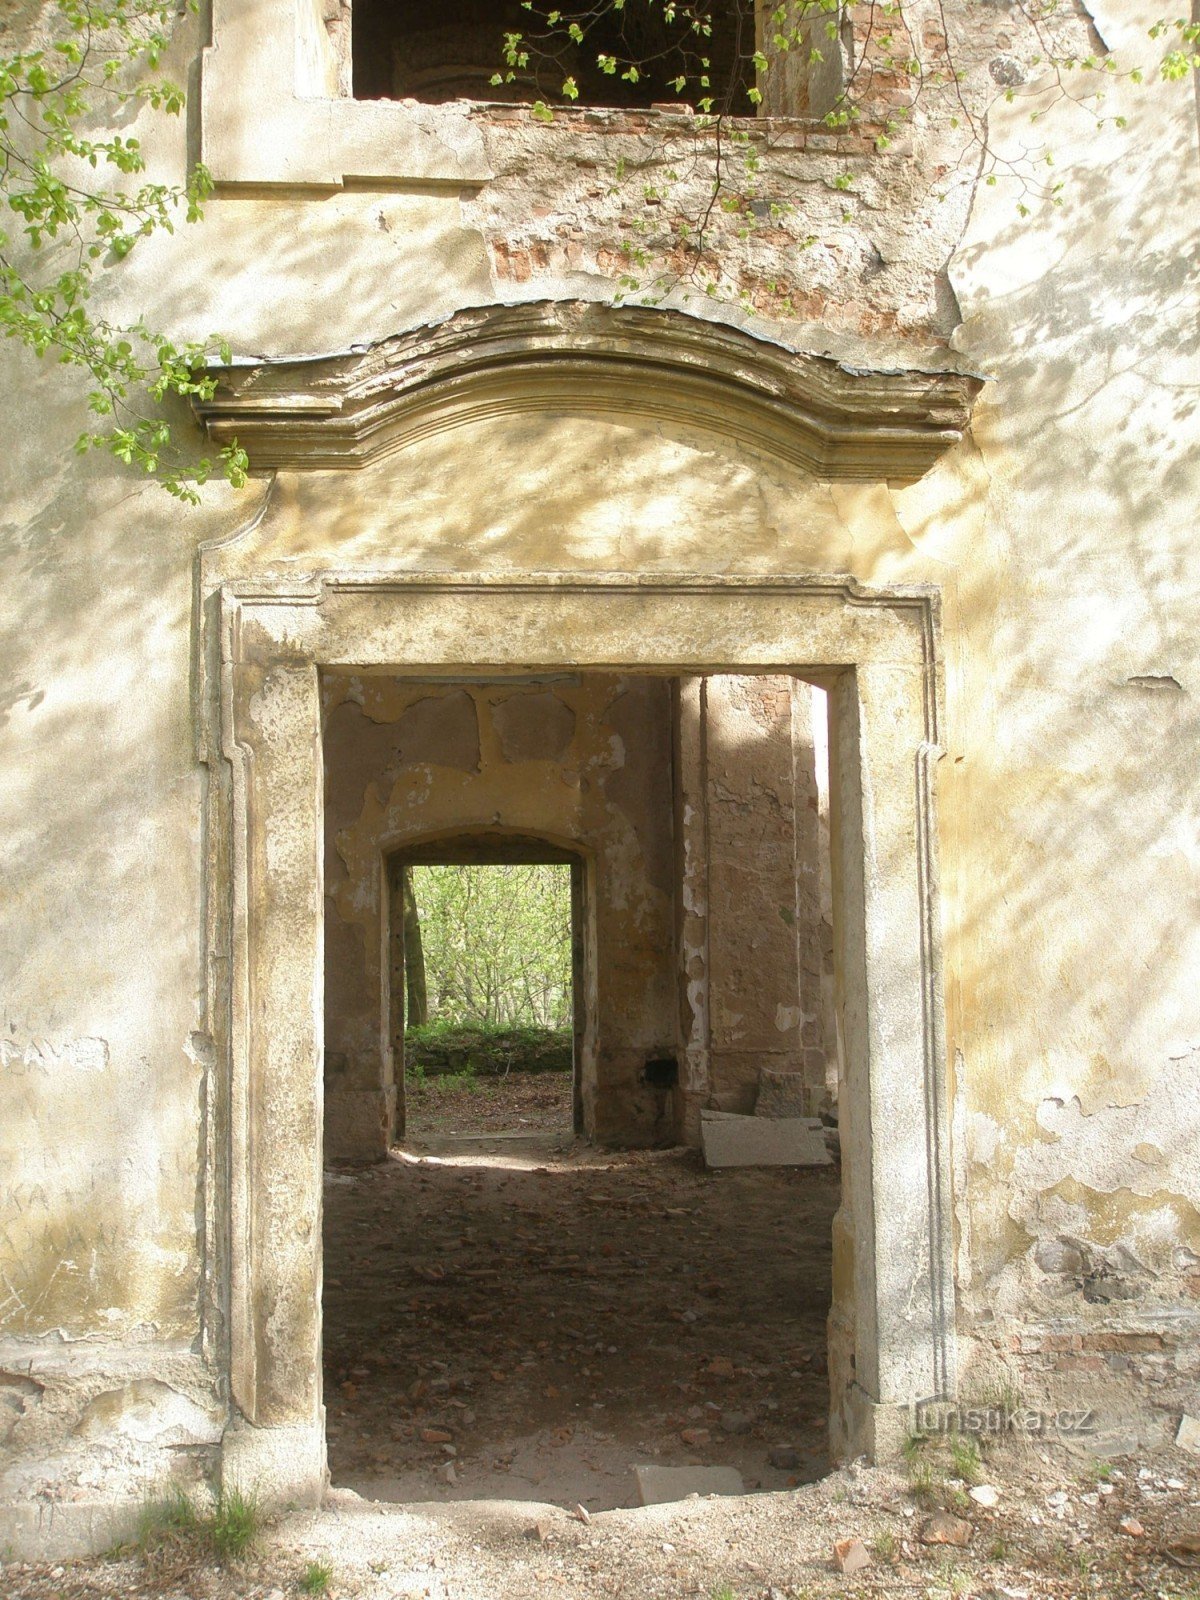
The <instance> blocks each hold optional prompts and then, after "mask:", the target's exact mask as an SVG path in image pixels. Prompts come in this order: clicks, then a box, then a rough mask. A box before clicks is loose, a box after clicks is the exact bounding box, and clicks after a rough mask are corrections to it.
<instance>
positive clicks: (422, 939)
mask: <svg viewBox="0 0 1200 1600" xmlns="http://www.w3.org/2000/svg"><path fill="white" fill-rule="evenodd" d="M388 879H389V902H390V906H391V914H390V918H389V922H390V934H389V941H390V960H391V972H390V982H389V992H390V996H391V1006H392V1018H393V1022H392V1026H393V1054H394V1060H395V1061H396V1063H397V1134H398V1137H400V1138H401V1139H402V1141H403V1143H404V1145H405V1148H408V1149H413V1148H418V1147H420V1148H426V1149H428V1148H431V1145H430V1143H429V1141H431V1140H432V1141H434V1145H435V1146H436V1144H437V1142H438V1141H443V1142H444V1141H446V1140H458V1141H461V1140H474V1141H479V1140H495V1139H513V1138H523V1137H526V1136H528V1135H530V1134H535V1133H536V1134H542V1135H549V1136H551V1137H554V1138H555V1139H556V1140H557V1141H558V1142H559V1143H562V1142H563V1141H567V1142H569V1141H570V1139H571V1138H572V1137H573V1136H574V1134H575V1133H576V1132H577V1131H578V1130H579V1127H580V1124H581V1116H582V1101H581V1098H580V1094H579V1089H578V1072H577V1067H578V1064H579V1063H578V1058H579V1057H580V1055H581V1053H582V1051H583V1049H584V1047H585V1027H584V1022H583V1006H582V987H581V980H582V972H581V971H580V970H579V969H580V967H581V964H582V955H583V941H584V934H583V894H584V864H583V862H582V861H581V860H580V859H579V858H578V857H573V856H572V855H571V854H570V853H569V852H567V851H565V850H561V849H554V848H552V847H550V846H547V845H545V844H541V843H539V842H538V841H537V840H525V839H521V838H513V837H509V838H496V837H490V838H487V837H485V838H483V839H479V838H471V837H467V838H460V839H458V840H453V841H441V842H440V843H436V844H433V845H429V846H426V847H425V848H424V849H423V850H422V849H417V850H415V851H414V850H408V851H405V852H403V853H400V854H397V855H395V856H393V857H392V859H391V861H390V863H389V873H388ZM577 979H578V980H579V981H577ZM577 990H579V991H580V1000H579V1001H578V1002H577V1000H576V992H577Z"/></svg>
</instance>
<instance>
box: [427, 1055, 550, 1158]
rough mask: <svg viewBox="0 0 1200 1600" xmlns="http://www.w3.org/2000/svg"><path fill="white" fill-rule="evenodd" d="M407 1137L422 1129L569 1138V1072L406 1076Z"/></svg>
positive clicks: (437, 1131)
mask: <svg viewBox="0 0 1200 1600" xmlns="http://www.w3.org/2000/svg"><path fill="white" fill-rule="evenodd" d="M404 1098H405V1105H406V1110H407V1115H406V1118H405V1124H406V1134H407V1137H408V1139H409V1140H410V1141H411V1140H412V1139H419V1138H420V1137H421V1136H422V1135H424V1134H427V1133H460V1134H471V1133H558V1134H561V1135H562V1136H563V1140H564V1142H567V1143H569V1142H570V1139H571V1074H570V1073H569V1072H511V1073H509V1075H508V1076H507V1077H499V1078H490V1077H471V1076H469V1075H466V1074H462V1073H450V1074H447V1075H445V1076H443V1077H432V1076H431V1077H425V1078H417V1077H414V1076H411V1075H410V1076H409V1078H408V1080H407V1083H406V1084H405V1095H404Z"/></svg>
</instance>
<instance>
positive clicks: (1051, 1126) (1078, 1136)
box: [1014, 1061, 1200, 1204]
mask: <svg viewBox="0 0 1200 1600" xmlns="http://www.w3.org/2000/svg"><path fill="white" fill-rule="evenodd" d="M1196 1090H1197V1073H1196V1070H1195V1068H1194V1067H1193V1066H1192V1065H1190V1064H1189V1063H1187V1062H1185V1061H1174V1062H1171V1063H1169V1064H1168V1066H1167V1067H1166V1068H1165V1069H1164V1071H1163V1072H1162V1073H1161V1074H1160V1075H1159V1077H1158V1079H1157V1080H1156V1082H1155V1083H1154V1086H1153V1088H1152V1090H1151V1092H1150V1094H1149V1095H1147V1096H1146V1097H1145V1099H1143V1100H1139V1101H1138V1102H1137V1103H1136V1104H1134V1105H1126V1106H1112V1105H1110V1106H1103V1107H1099V1108H1098V1109H1097V1110H1095V1111H1094V1112H1092V1113H1091V1114H1090V1115H1085V1113H1084V1111H1083V1108H1082V1106H1081V1105H1080V1102H1079V1099H1078V1097H1077V1096H1072V1097H1071V1098H1070V1099H1057V1098H1048V1099H1045V1100H1043V1101H1042V1102H1041V1104H1040V1105H1039V1106H1038V1109H1037V1123H1038V1126H1039V1127H1040V1128H1042V1129H1043V1130H1044V1131H1045V1132H1047V1133H1049V1134H1050V1135H1051V1136H1052V1138H1051V1140H1050V1141H1049V1142H1045V1143H1040V1144H1036V1145H1029V1146H1027V1147H1025V1148H1023V1149H1021V1150H1020V1151H1018V1152H1017V1156H1016V1161H1015V1165H1014V1176H1015V1178H1016V1181H1017V1184H1018V1186H1019V1187H1021V1188H1024V1189H1031V1190H1037V1189H1052V1188H1054V1187H1055V1185H1056V1184H1059V1183H1061V1182H1062V1181H1063V1180H1064V1179H1065V1178H1074V1179H1076V1180H1077V1181H1078V1182H1079V1183H1081V1184H1083V1185H1085V1186H1086V1187H1087V1188H1089V1189H1094V1190H1097V1191H1098V1192H1101V1193H1107V1194H1112V1193H1113V1192H1115V1191H1116V1190H1118V1189H1130V1190H1132V1191H1133V1192H1134V1193H1135V1194H1140V1195H1142V1196H1145V1197H1150V1196H1153V1195H1154V1194H1156V1193H1159V1192H1160V1191H1162V1190H1167V1189H1169V1190H1171V1191H1173V1192H1174V1193H1177V1194H1180V1195H1183V1196H1185V1197H1186V1198H1187V1199H1188V1200H1190V1201H1191V1202H1192V1203H1194V1204H1200V1171H1198V1170H1197V1165H1196V1161H1195V1154H1194V1152H1195V1139H1196V1114H1195V1097H1196ZM1139 1145H1149V1146H1153V1147H1154V1148H1155V1149H1158V1150H1161V1151H1162V1153H1163V1160H1162V1161H1161V1162H1160V1163H1158V1164H1157V1165H1156V1167H1155V1168H1154V1169H1153V1170H1150V1169H1149V1168H1148V1167H1147V1166H1146V1165H1145V1163H1143V1162H1139V1161H1138V1160H1137V1159H1136V1158H1135V1156H1134V1154H1133V1152H1134V1150H1135V1148H1136V1147H1137V1146H1139Z"/></svg>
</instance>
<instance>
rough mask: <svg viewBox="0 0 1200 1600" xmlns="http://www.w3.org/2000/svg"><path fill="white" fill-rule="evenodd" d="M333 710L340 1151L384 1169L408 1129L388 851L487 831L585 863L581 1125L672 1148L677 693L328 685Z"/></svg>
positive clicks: (333, 680)
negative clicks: (390, 965) (399, 1116)
mask: <svg viewBox="0 0 1200 1600" xmlns="http://www.w3.org/2000/svg"><path fill="white" fill-rule="evenodd" d="M324 705H325V765H326V878H325V890H326V906H327V911H326V946H325V947H326V1023H325V1028H326V1037H325V1048H326V1152H327V1154H329V1155H330V1156H334V1157H341V1158H349V1159H359V1160H363V1159H366V1160H377V1159H379V1158H380V1157H381V1156H382V1155H383V1154H384V1152H385V1151H386V1148H387V1142H388V1135H389V1133H390V1131H391V1129H392V1128H393V1126H394V1121H395V1094H396V1087H395V1082H394V1070H395V1064H394V1062H393V1059H392V1053H391V1051H390V1049H389V1048H388V1040H387V1037H386V1033H385V1024H384V1022H383V1020H382V1019H383V1018H384V1017H385V1015H386V1011H387V1007H386V1004H385V1000H384V994H385V976H384V974H383V972H382V970H381V969H382V965H383V960H384V952H385V949H386V935H385V915H386V908H385V904H384V901H385V898H386V876H385V873H384V871H383V868H382V861H383V857H384V855H385V854H390V853H392V852H394V851H397V850H402V849H403V847H404V845H405V844H410V843H415V842H417V841H418V840H421V839H425V838H429V837H434V836H438V835H447V836H449V835H452V834H454V833H456V832H457V833H466V832H477V831H480V830H486V829H498V830H503V831H507V832H509V833H516V834H521V835H527V836H535V837H541V838H544V839H546V840H548V841H549V842H552V843H554V844H556V845H566V846H568V847H570V846H578V847H579V849H580V850H581V852H582V853H583V854H584V856H585V859H586V861H587V871H586V883H587V890H586V896H587V901H588V912H587V918H588V922H589V929H590V938H589V942H590V943H593V944H594V954H593V957H592V963H591V965H592V979H591V982H590V983H589V985H588V988H589V993H588V996H587V1000H586V1005H587V1009H588V1011H589V1013H591V1014H590V1015H589V1016H588V1019H587V1038H588V1044H587V1049H586V1052H585V1061H584V1066H585V1068H586V1070H585V1071H584V1072H583V1077H582V1083H581V1088H582V1093H583V1112H584V1123H585V1129H586V1131H587V1132H588V1133H589V1134H590V1135H592V1136H594V1137H596V1138H599V1139H602V1140H611V1141H618V1142H623V1143H630V1144H643V1143H652V1142H654V1141H655V1140H658V1139H662V1138H663V1137H669V1136H670V1135H671V1134H672V1133H673V1132H674V1131H675V1130H674V1122H675V1116H674V1107H673V1103H672V1101H671V1097H670V1096H669V1095H664V1093H663V1092H662V1091H660V1090H656V1089H655V1088H653V1087H651V1086H650V1085H648V1084H646V1083H645V1082H643V1073H644V1068H645V1063H646V1061H647V1060H648V1059H650V1058H654V1057H662V1056H670V1055H673V1054H674V1053H675V1045H676V1010H677V1007H676V1000H675V977H674V950H673V942H672V922H673V889H672V876H671V863H672V856H673V848H674V847H673V842H672V834H671V815H672V804H671V784H672V777H671V699H670V685H669V683H668V682H667V681H666V680H665V679H655V678H620V677H615V676H612V675H587V676H585V677H582V678H579V679H575V680H573V681H565V682H564V681H561V680H560V681H556V682H553V683H548V684H538V683H531V684H528V685H513V684H511V683H510V684H497V685H491V686H489V685H475V684H471V685H454V686H445V687H442V686H439V685H437V684H436V683H435V684H429V683H426V684H413V683H411V682H406V681H405V680H403V679H390V678H382V677H375V676H372V677H347V676H342V675H337V674H329V675H327V676H326V678H325V681H324Z"/></svg>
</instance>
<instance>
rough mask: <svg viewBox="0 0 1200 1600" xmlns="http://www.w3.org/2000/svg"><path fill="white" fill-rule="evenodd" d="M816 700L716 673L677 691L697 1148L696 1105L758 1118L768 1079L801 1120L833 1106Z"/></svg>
mask: <svg viewBox="0 0 1200 1600" xmlns="http://www.w3.org/2000/svg"><path fill="white" fill-rule="evenodd" d="M812 695H813V690H812V689H811V688H810V687H809V685H808V684H806V683H802V682H801V681H800V680H799V679H796V678H792V677H782V676H778V675H773V674H763V675H761V676H757V677H749V676H745V675H734V674H729V673H714V674H712V675H711V676H709V677H705V678H702V679H691V680H689V681H688V684H687V686H686V688H685V689H684V691H683V692H682V693H681V696H680V709H679V719H680V730H679V751H678V754H677V764H678V769H679V774H680V778H679V791H680V792H679V795H678V801H677V804H678V811H677V820H676V830H677V832H678V834H679V836H680V844H679V854H678V864H677V871H678V872H679V894H680V900H681V906H680V932H679V939H680V966H681V982H682V995H681V1001H682V1028H683V1039H684V1041H685V1045H686V1046H690V1057H689V1052H688V1049H687V1048H685V1052H684V1058H685V1061H687V1062H688V1067H689V1070H688V1072H687V1074H686V1088H687V1096H686V1098H687V1100H688V1103H689V1104H688V1110H689V1113H690V1115H689V1121H688V1129H689V1134H690V1136H691V1137H692V1138H693V1139H694V1138H695V1137H696V1126H697V1124H696V1117H697V1116H698V1113H699V1110H700V1109H701V1108H702V1107H703V1106H706V1105H707V1106H715V1107H717V1108H718V1109H720V1110H724V1111H741V1112H749V1111H753V1110H754V1107H755V1104H756V1102H757V1099H758V1091H759V1085H760V1081H761V1074H762V1072H763V1071H764V1070H765V1071H767V1072H768V1073H771V1074H787V1075H789V1076H794V1077H795V1079H796V1085H795V1089H794V1091H792V1098H793V1103H794V1106H795V1109H796V1111H797V1112H798V1113H799V1112H801V1111H802V1112H803V1113H804V1114H806V1115H812V1114H815V1113H819V1112H820V1111H821V1110H823V1109H825V1108H826V1107H827V1106H828V1104H829V1090H828V1088H827V1081H826V1080H827V1071H828V1068H829V1064H830V1062H831V1060H834V1059H835V1058H836V1048H835V1046H834V1041H833V1038H832V1035H831V1032H830V1031H829V1030H828V1027H827V1015H826V1008H825V1003H824V996H823V976H824V975H825V973H826V971H827V969H829V964H830V960H831V954H832V928H831V925H830V921H829V914H828V910H827V908H826V907H823V905H822V898H821V866H822V856H824V857H825V858H826V861H827V859H828V848H829V841H828V838H827V837H826V836H823V830H822V827H821V819H820V816H819V812H818V801H817V771H816V766H817V762H816V751H815V748H814V741H813V727H812V707H811V701H812ZM835 1082H836V1075H835ZM788 1087H789V1086H788V1085H787V1084H781V1085H780V1089H781V1091H783V1090H786V1089H788Z"/></svg>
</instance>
